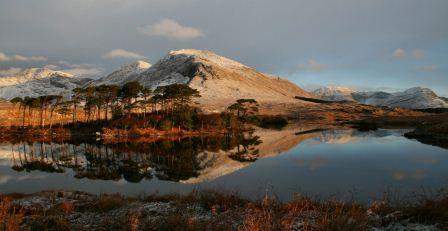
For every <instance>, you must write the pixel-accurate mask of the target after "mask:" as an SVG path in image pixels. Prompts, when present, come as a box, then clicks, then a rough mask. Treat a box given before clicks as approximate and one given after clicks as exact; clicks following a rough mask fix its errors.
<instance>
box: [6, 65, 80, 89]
mask: <svg viewBox="0 0 448 231" xmlns="http://www.w3.org/2000/svg"><path fill="white" fill-rule="evenodd" d="M56 76H60V77H73V75H71V74H68V73H65V72H62V71H53V70H51V69H48V68H30V69H26V70H24V71H22V72H19V73H17V74H15V75H13V76H2V77H0V87H5V86H12V85H17V84H21V83H26V82H29V81H33V80H38V79H45V78H50V77H56Z"/></svg>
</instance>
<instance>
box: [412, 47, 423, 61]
mask: <svg viewBox="0 0 448 231" xmlns="http://www.w3.org/2000/svg"><path fill="white" fill-rule="evenodd" d="M425 56H426V51H425V50H422V49H415V50H413V51H412V57H413V58H414V59H423V58H425Z"/></svg>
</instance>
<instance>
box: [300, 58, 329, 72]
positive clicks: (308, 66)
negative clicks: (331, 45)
mask: <svg viewBox="0 0 448 231" xmlns="http://www.w3.org/2000/svg"><path fill="white" fill-rule="evenodd" d="M297 69H299V70H302V71H313V72H320V71H323V70H325V69H327V65H325V64H321V63H318V62H317V61H316V60H314V59H310V60H308V62H307V63H302V64H298V65H297Z"/></svg>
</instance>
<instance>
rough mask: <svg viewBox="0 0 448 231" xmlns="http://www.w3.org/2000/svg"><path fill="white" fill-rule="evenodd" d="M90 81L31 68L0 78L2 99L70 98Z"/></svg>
mask: <svg viewBox="0 0 448 231" xmlns="http://www.w3.org/2000/svg"><path fill="white" fill-rule="evenodd" d="M88 81H90V79H84V78H75V77H73V75H71V74H68V73H64V72H61V71H53V70H50V69H47V68H31V69H27V70H24V71H23V72H20V73H18V74H16V75H14V76H8V77H0V98H2V99H7V100H10V99H12V98H14V97H17V96H19V97H25V96H32V97H36V96H40V95H63V96H65V97H67V98H69V97H70V95H71V91H72V90H73V89H74V88H76V87H81V86H83V85H84V84H86V83H87V82H88Z"/></svg>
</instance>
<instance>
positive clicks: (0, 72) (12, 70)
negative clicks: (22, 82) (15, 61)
mask: <svg viewBox="0 0 448 231" xmlns="http://www.w3.org/2000/svg"><path fill="white" fill-rule="evenodd" d="M21 71H22V68H18V67H10V68H9V69H6V70H0V76H10V75H15V74H17V73H19V72H21Z"/></svg>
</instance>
